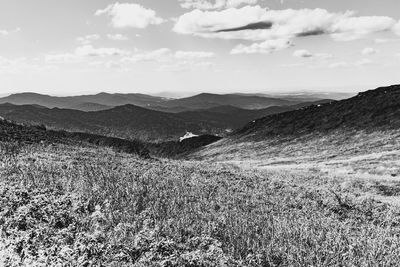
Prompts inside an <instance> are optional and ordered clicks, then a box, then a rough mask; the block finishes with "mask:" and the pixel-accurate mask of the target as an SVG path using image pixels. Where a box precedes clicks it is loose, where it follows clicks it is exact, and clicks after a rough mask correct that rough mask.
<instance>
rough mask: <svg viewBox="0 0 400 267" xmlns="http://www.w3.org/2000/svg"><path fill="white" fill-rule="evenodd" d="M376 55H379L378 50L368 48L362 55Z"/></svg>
mask: <svg viewBox="0 0 400 267" xmlns="http://www.w3.org/2000/svg"><path fill="white" fill-rule="evenodd" d="M376 53H378V50H376V49H375V48H372V47H366V48H364V49H363V50H362V51H361V54H363V55H365V56H366V55H373V54H376Z"/></svg>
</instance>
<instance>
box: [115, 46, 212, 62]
mask: <svg viewBox="0 0 400 267" xmlns="http://www.w3.org/2000/svg"><path fill="white" fill-rule="evenodd" d="M213 57H215V54H214V53H212V52H204V51H176V52H175V53H174V52H173V51H171V49H169V48H160V49H156V50H153V51H142V52H138V53H136V54H133V55H131V56H129V57H125V58H123V59H122V61H124V62H140V61H156V62H172V61H176V60H178V61H191V62H195V61H197V60H199V59H206V58H208V59H209V58H213Z"/></svg>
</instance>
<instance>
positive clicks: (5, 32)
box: [0, 27, 22, 36]
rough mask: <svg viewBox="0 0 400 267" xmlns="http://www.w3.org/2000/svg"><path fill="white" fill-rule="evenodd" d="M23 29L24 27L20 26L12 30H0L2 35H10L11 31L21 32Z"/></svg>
mask: <svg viewBox="0 0 400 267" xmlns="http://www.w3.org/2000/svg"><path fill="white" fill-rule="evenodd" d="M21 30H22V29H21V28H20V27H18V28H16V29H14V30H12V31H9V30H0V35H2V36H7V35H9V34H11V33H17V32H20V31H21Z"/></svg>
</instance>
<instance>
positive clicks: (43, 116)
mask: <svg viewBox="0 0 400 267" xmlns="http://www.w3.org/2000/svg"><path fill="white" fill-rule="evenodd" d="M207 97H209V96H207ZM234 99H235V98H234ZM185 101H186V100H185ZM331 101H332V100H320V101H318V102H312V103H309V102H306V103H302V104H296V105H293V106H273V107H268V108H265V109H259V110H246V109H241V108H238V107H233V106H216V107H211V108H208V109H201V110H194V111H185V112H178V113H168V112H162V111H156V110H151V109H146V108H143V107H139V106H135V105H131V104H127V105H123V106H118V107H114V108H110V109H107V110H100V111H89V112H84V111H80V110H74V109H60V108H47V107H44V106H40V105H38V104H31V105H14V104H10V103H6V104H0V116H2V117H4V118H6V119H9V120H13V121H16V122H19V123H25V124H30V125H40V124H43V125H45V126H46V127H48V128H51V129H56V130H67V131H73V132H86V133H95V134H100V135H106V136H112V137H119V138H125V139H140V140H145V141H166V140H178V139H179V137H181V136H183V135H184V134H185V133H186V132H193V133H195V134H198V135H202V134H213V135H220V136H224V135H226V134H227V133H229V132H231V131H233V130H235V129H237V128H240V127H242V126H243V125H245V124H246V123H247V122H249V121H252V120H255V119H257V118H261V117H264V116H266V115H271V114H276V113H281V112H286V111H290V110H294V109H298V108H301V107H304V106H307V105H310V104H320V103H326V102H331ZM189 102H190V101H189ZM181 103H182V102H179V104H181ZM285 103H286V102H285Z"/></svg>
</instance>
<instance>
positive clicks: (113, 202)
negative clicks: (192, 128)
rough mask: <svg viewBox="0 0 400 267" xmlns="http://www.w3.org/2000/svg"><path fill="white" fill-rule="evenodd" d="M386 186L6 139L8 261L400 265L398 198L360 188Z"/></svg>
mask: <svg viewBox="0 0 400 267" xmlns="http://www.w3.org/2000/svg"><path fill="white" fill-rule="evenodd" d="M379 188H380V187H379V186H378V185H376V186H371V185H369V184H367V182H366V181H363V180H360V181H352V182H350V183H349V182H348V181H347V182H345V181H344V180H341V179H339V178H337V179H332V178H330V177H324V176H321V174H320V173H319V172H304V173H302V172H299V173H296V174H291V173H289V172H283V171H243V170H239V169H238V168H236V167H233V166H230V165H216V164H205V163H196V162H183V161H164V160H156V159H141V158H138V157H135V156H132V155H127V154H122V153H115V152H113V151H112V150H110V149H105V148H104V149H102V148H96V149H94V148H90V147H73V146H68V145H53V146H46V145H26V146H20V145H18V144H12V143H1V144H0V229H1V236H0V266H21V265H25V266H396V265H398V263H399V262H400V208H398V207H396V206H391V205H389V204H384V203H380V202H378V201H375V200H373V199H371V198H367V197H361V195H360V192H361V191H369V190H375V191H376V190H378V189H379ZM396 188H397V187H395V186H394V187H393V188H392V187H390V188H386V190H384V191H382V192H384V193H385V194H388V192H389V193H390V194H393V195H397V194H400V193H399V192H400V189H399V190H396ZM399 188H400V187H399Z"/></svg>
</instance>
